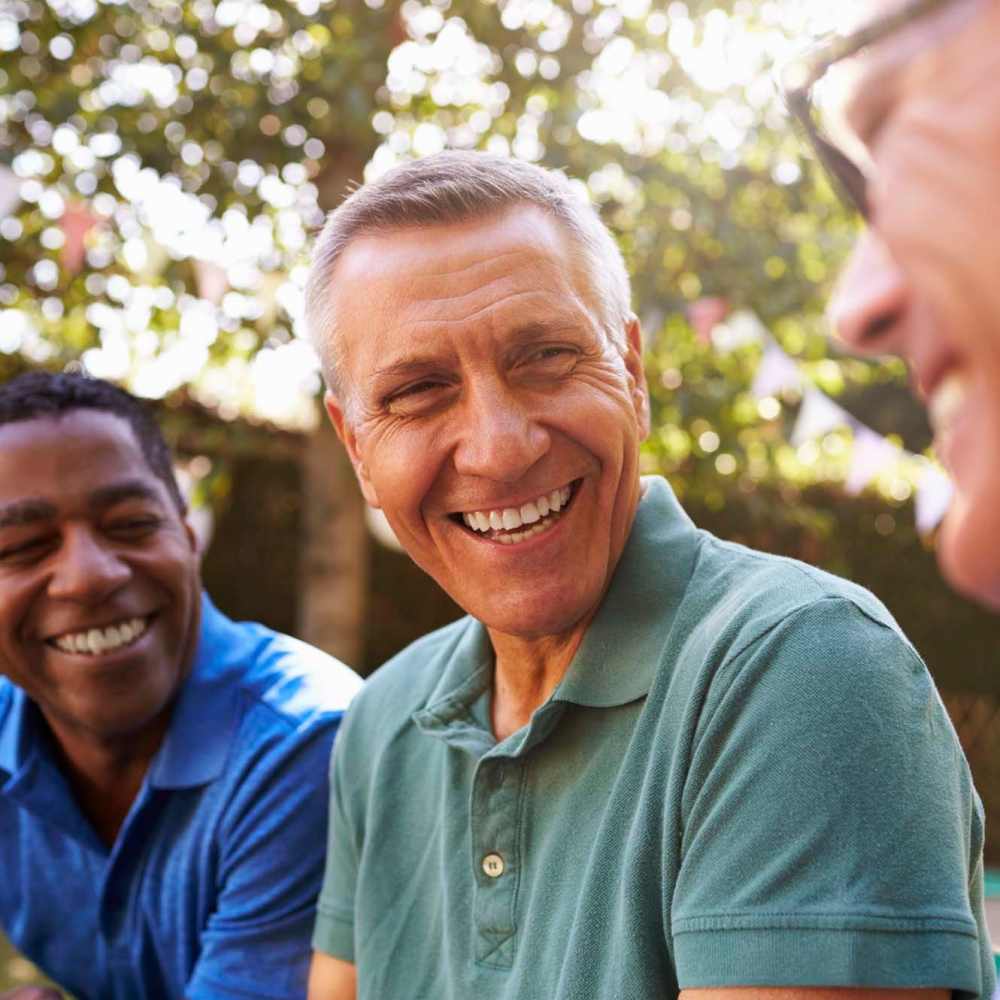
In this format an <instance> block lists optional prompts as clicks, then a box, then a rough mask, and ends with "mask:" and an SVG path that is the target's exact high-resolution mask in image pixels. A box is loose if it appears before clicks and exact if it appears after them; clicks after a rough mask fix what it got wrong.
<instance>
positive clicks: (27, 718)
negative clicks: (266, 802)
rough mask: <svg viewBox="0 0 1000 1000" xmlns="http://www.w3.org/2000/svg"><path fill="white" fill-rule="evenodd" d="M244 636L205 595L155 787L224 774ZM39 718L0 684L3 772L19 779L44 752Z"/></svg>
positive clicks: (153, 777) (156, 764)
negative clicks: (236, 671) (235, 673)
mask: <svg viewBox="0 0 1000 1000" xmlns="http://www.w3.org/2000/svg"><path fill="white" fill-rule="evenodd" d="M248 646H249V644H248V642H247V638H246V636H245V635H244V634H243V633H241V631H240V630H239V629H238V628H236V627H235V626H234V625H233V623H232V622H231V621H229V619H228V618H226V616H225V615H223V614H222V613H221V612H220V611H219V610H218V609H217V608H216V607H215V605H213V604H212V602H211V600H210V599H209V598H208V595H207V594H203V595H202V604H201V625H200V628H199V637H198V649H197V652H196V653H195V659H194V664H193V665H192V668H191V673H190V674H189V675H188V678H187V679H186V680H185V682H184V684H183V686H182V687H181V691H180V694H179V696H178V699H177V703H176V705H175V706H174V710H173V715H172V716H171V719H170V728H169V729H168V730H167V735H166V738H165V739H164V741H163V745H162V746H161V747H160V749H159V751H158V752H157V754H156V756H155V757H154V758H153V763H152V765H151V767H150V771H149V784H150V785H151V786H152V787H154V788H192V787H195V786H197V785H204V784H207V783H208V782H210V781H213V780H214V779H216V778H217V777H219V775H220V774H221V773H222V770H223V768H224V767H225V764H226V759H227V758H228V756H229V748H230V746H231V744H232V741H233V738H234V735H235V731H236V726H237V723H238V721H239V711H240V705H239V693H238V684H234V683H233V679H234V678H233V668H234V667H238V666H239V664H240V663H241V662H243V661H244V658H245V657H246V655H247V652H248ZM38 725H39V720H38V718H37V716H36V713H35V711H34V710H33V706H32V703H31V701H30V700H29V698H28V697H27V696H26V695H25V693H24V692H23V691H22V690H21V689H20V688H18V687H15V686H14V685H13V684H9V683H6V684H3V683H2V682H0V769H2V770H4V771H6V772H7V773H8V775H9V776H11V777H12V778H13V777H16V776H18V775H19V774H20V772H21V771H22V770H23V769H25V768H28V767H30V766H31V765H32V762H33V759H35V758H36V755H37V753H38V751H39V749H40V747H39V743H40V741H39V740H38V731H37V727H38Z"/></svg>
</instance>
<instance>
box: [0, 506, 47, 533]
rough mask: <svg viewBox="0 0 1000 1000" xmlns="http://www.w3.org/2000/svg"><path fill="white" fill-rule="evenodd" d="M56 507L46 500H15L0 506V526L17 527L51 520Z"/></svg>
mask: <svg viewBox="0 0 1000 1000" xmlns="http://www.w3.org/2000/svg"><path fill="white" fill-rule="evenodd" d="M55 516H56V508H55V506H54V505H53V504H51V503H49V502H48V500H35V499H31V500H15V501H14V502H13V503H9V504H5V505H4V506H3V507H0V528H18V527H21V526H23V525H26V524H36V523H38V522H39V521H52V520H54V519H55Z"/></svg>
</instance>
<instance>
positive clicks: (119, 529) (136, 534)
mask: <svg viewBox="0 0 1000 1000" xmlns="http://www.w3.org/2000/svg"><path fill="white" fill-rule="evenodd" d="M161 523H162V520H161V519H160V518H158V517H127V518H121V519H119V520H115V521H112V522H111V524H109V525H108V529H107V530H108V532H109V533H110V534H112V535H114V536H115V537H118V538H125V539H134V538H144V537H145V536H146V535H149V534H151V533H152V532H154V531H156V529H157V528H158V527H159V526H160V524H161Z"/></svg>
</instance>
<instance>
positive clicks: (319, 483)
mask: <svg viewBox="0 0 1000 1000" xmlns="http://www.w3.org/2000/svg"><path fill="white" fill-rule="evenodd" d="M302 473H303V475H302V480H303V490H304V494H305V495H304V498H303V501H304V502H303V518H302V523H303V535H304V537H303V539H302V581H301V595H302V599H301V602H300V605H299V630H298V631H299V635H300V636H301V637H302V638H303V639H304V640H305V641H306V642H309V643H312V644H313V645H314V646H318V647H319V648H320V649H323V650H326V652H328V653H331V654H332V655H333V656H336V657H338V658H339V659H341V660H343V661H344V662H345V663H347V664H348V665H349V666H351V667H354V668H355V669H356V670H358V672H359V673H363V672H364V668H365V663H364V653H365V650H364V627H363V626H364V615H365V610H366V606H367V597H368V569H369V565H368V564H369V544H370V542H369V537H368V530H367V527H366V525H365V506H364V500H363V499H362V497H361V491H360V489H359V488H358V484H357V481H356V480H355V478H354V470H353V469H352V468H351V463H350V461H349V460H348V458H347V454H346V453H345V452H344V449H343V446H342V445H341V444H340V442H339V441H338V440H337V436H336V434H335V433H334V431H333V428H332V427H331V426H330V425H329V423H327V421H325V420H324V421H323V423H322V425H321V426H320V428H319V429H318V430H317V431H315V432H314V433H313V435H312V436H311V438H310V440H309V442H308V444H307V446H306V451H305V460H304V464H303V470H302Z"/></svg>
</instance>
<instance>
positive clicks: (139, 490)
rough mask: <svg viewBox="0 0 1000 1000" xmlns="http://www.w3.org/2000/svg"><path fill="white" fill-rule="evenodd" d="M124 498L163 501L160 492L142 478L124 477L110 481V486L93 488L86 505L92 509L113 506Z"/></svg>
mask: <svg viewBox="0 0 1000 1000" xmlns="http://www.w3.org/2000/svg"><path fill="white" fill-rule="evenodd" d="M125 500H152V501H154V502H156V503H162V502H163V498H162V496H161V495H160V492H159V491H158V490H157V489H156V488H155V487H154V486H152V485H151V484H150V483H148V482H146V481H145V480H143V479H126V480H124V481H123V482H120V483H112V484H111V485H110V486H102V487H101V488H100V489H96V490H94V492H93V493H91V494H90V496H89V497H88V498H87V502H88V505H89V506H90V508H91V509H92V510H103V509H104V508H106V507H113V506H114V505H115V504H117V503H122V502H124V501H125Z"/></svg>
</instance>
